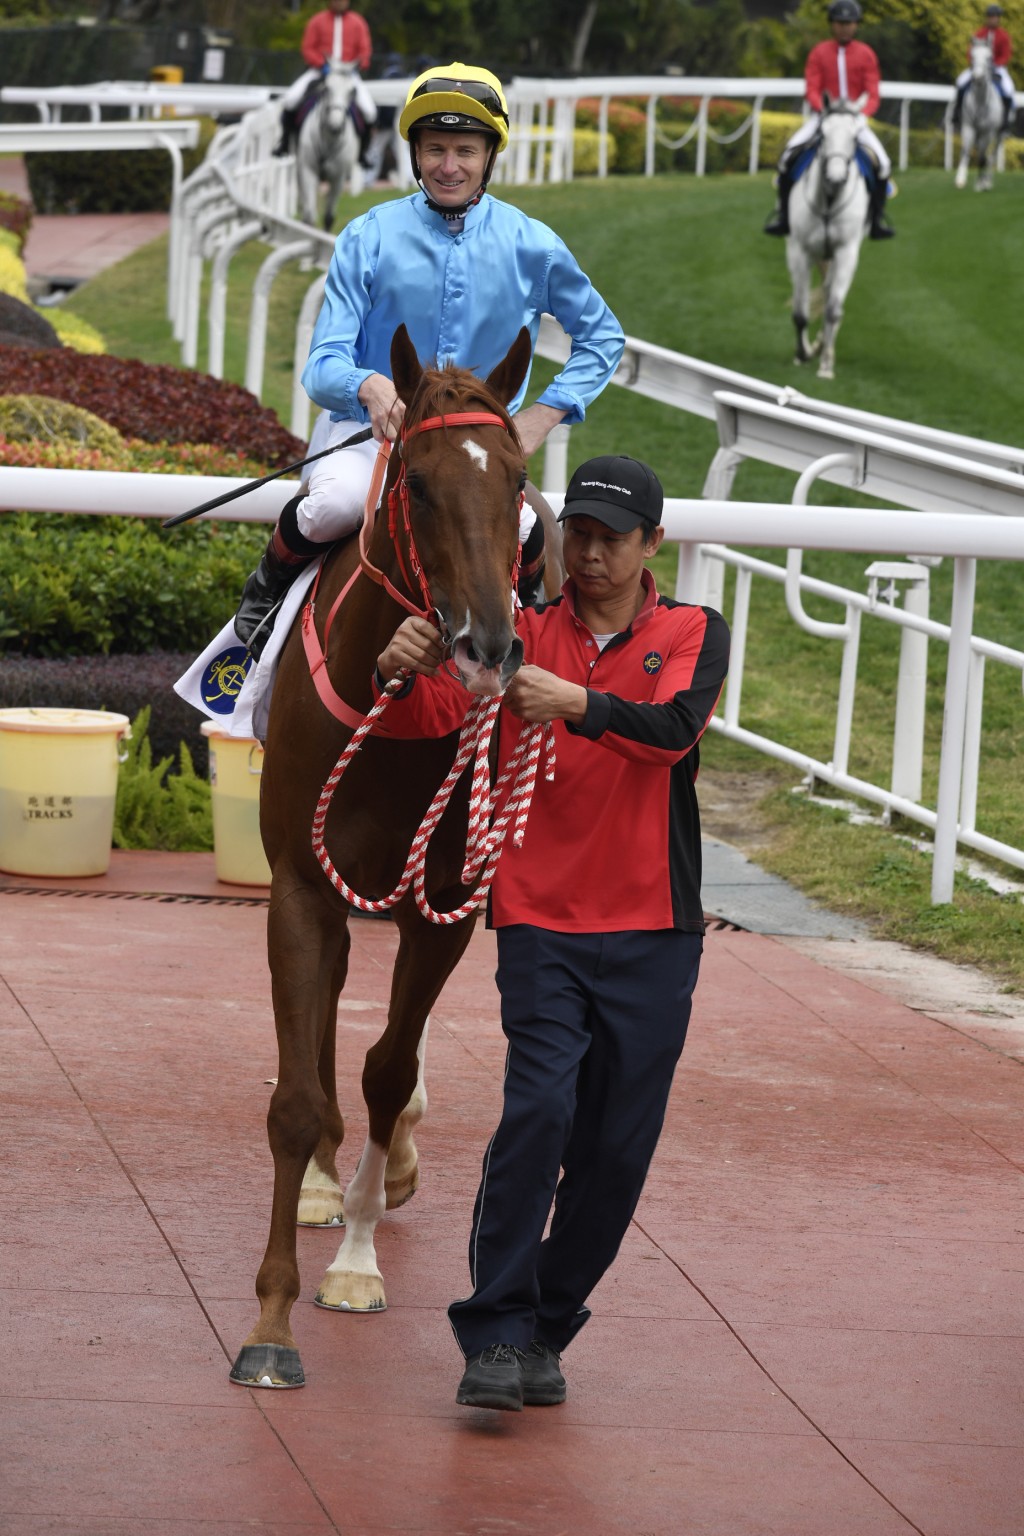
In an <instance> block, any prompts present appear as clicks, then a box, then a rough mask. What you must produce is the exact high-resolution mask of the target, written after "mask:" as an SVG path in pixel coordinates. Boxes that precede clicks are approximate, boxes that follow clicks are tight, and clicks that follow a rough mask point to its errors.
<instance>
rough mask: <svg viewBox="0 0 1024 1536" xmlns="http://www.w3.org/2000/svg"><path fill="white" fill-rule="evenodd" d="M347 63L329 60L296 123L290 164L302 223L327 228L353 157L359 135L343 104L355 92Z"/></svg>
mask: <svg viewBox="0 0 1024 1536" xmlns="http://www.w3.org/2000/svg"><path fill="white" fill-rule="evenodd" d="M355 87H356V80H355V70H354V68H353V66H352V65H351V64H339V63H337V62H334V61H332V62H331V64H330V66H329V68H328V69H327V71H326V73H325V74H324V77H323V82H322V84H321V85H320V86H319V88H318V97H317V103H316V106H315V107H314V108H313V110H312V111H311V112H310V114H309V116H308V117H307V118H306V119H305V121H304V122H303V124H302V127H301V128H300V129H299V143H298V148H297V150H296V156H295V169H296V174H297V176H298V186H299V217H300V218H301V219H302V222H303V223H304V224H312V225H314V226H316V225H318V224H321V223H322V227H323V228H324V229H326V230H328V231H329V230H330V229H331V228H332V227H333V224H334V209H335V205H336V204H337V201H338V194H339V193H340V192H341V189H342V187H343V186H344V185H345V183H346V182H347V181H348V179H349V178H350V177H351V175H352V173H353V171H354V170H355V167H356V164H357V162H358V159H359V136H358V134H357V133H356V128H355V124H354V123H353V121H352V117H351V114H350V112H349V107H350V106H351V103H352V96H353V94H354V92H355ZM321 182H326V183H327V199H326V201H325V203H324V212H323V220H322V221H321V219H320V217H319V214H318V204H319V201H320V184H321Z"/></svg>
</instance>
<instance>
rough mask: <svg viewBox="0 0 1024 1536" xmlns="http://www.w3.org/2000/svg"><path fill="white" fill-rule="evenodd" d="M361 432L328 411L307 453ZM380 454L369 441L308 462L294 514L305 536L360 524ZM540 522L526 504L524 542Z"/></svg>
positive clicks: (323, 539)
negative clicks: (307, 471) (302, 488)
mask: <svg viewBox="0 0 1024 1536" xmlns="http://www.w3.org/2000/svg"><path fill="white" fill-rule="evenodd" d="M362 430H363V423H362V422H361V421H332V420H331V416H330V412H329V411H321V412H320V415H319V416H318V417H317V419H316V422H315V424H314V427H313V435H312V436H311V438H310V440H309V451H310V453H319V452H320V450H321V449H322V448H329V447H330V446H331V445H332V444H333V443H341V442H344V440H345V438H346V437H352V435H353V434H354V433H356V432H361V431H362ZM376 458H377V444H376V443H375V442H374V441H373V440H372V439H371V440H369V441H368V442H365V443H356V444H355V445H354V446H353V447H352V448H339V449H338V451H337V453H329V454H328V455H327V457H326V458H325V459H318V460H317V461H316V463H315V464H311V465H310V466H309V476H308V478H307V481H306V494H305V496H304V497H303V498H302V500H301V501H300V503H299V505H298V507H297V508H296V514H295V515H296V521H297V523H298V527H299V532H300V533H301V534H302V536H303V538H306V539H311V540H312V542H313V543H314V544H326V543H328V542H329V541H330V540H332V539H342V538H344V537H345V535H346V534H349V533H354V532H355V530H356V529H357V528H359V527H360V526H361V525H362V521H363V512H364V509H365V507H366V493H367V492H368V491H369V489H370V478H371V476H372V475H373V466H374V461H375V460H376ZM536 521H537V514H536V512H535V511H534V510H533V508H532V507H531V506H530V505H529V504H528V503H525V502H524V504H523V509H522V511H521V513H520V514H519V541H520V543H525V542H526V538H527V535H528V534H529V532H530V529H531V528H532V527H533V525H534V523H535V522H536Z"/></svg>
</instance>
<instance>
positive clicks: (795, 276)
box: [786, 235, 816, 364]
mask: <svg viewBox="0 0 1024 1536" xmlns="http://www.w3.org/2000/svg"><path fill="white" fill-rule="evenodd" d="M786 262H787V265H788V267H789V276H790V280H791V282H792V285H793V302H792V309H793V325H794V327H795V329H796V352H795V353H794V356H793V361H794V363H797V364H799V363H809V362H810V360H811V358H812V357H813V356H814V353H815V351H816V348H815V347H812V346H811V345H810V343H809V341H808V327H809V325H810V313H811V264H810V261H809V260H808V257H807V255H806V253H805V251H804V249H803V246H802V245H801V244H800V243H799V241H798V240H796V239H795V238H794V237H793V236H792V235H790V236H789V238H788V239H787V241H786Z"/></svg>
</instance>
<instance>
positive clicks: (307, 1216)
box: [296, 943, 348, 1227]
mask: <svg viewBox="0 0 1024 1536" xmlns="http://www.w3.org/2000/svg"><path fill="white" fill-rule="evenodd" d="M347 972H348V944H347V943H346V945H345V949H344V952H343V954H342V955H341V957H340V960H339V963H338V966H337V969H336V971H335V974H334V976H333V978H332V982H331V1002H330V1008H329V1011H328V1015H327V1025H326V1028H325V1030H324V1036H323V1041H322V1043H321V1046H320V1055H319V1059H318V1062H317V1071H318V1075H319V1078H320V1086H321V1088H322V1089H323V1091H324V1097H325V1099H326V1100H327V1107H326V1110H325V1112H324V1128H323V1132H322V1134H321V1136H320V1141H319V1144H318V1146H317V1149H316V1151H315V1152H314V1153H313V1156H312V1157H311V1158H310V1160H309V1162H308V1163H307V1165H306V1171H305V1173H304V1174H303V1176H302V1189H301V1190H300V1192H299V1209H298V1215H297V1218H296V1219H297V1221H298V1224H299V1226H300V1227H342V1226H344V1225H345V1214H344V1202H343V1199H342V1193H341V1179H340V1178H339V1176H338V1165H337V1161H336V1158H337V1152H338V1148H339V1147H340V1146H341V1143H342V1141H343V1139H344V1136H345V1122H344V1120H343V1118H342V1114H341V1107H340V1105H339V1104H338V1077H337V1068H336V1052H337V1035H338V998H339V996H340V995H341V990H342V988H343V987H344V985H345V977H346V975H347Z"/></svg>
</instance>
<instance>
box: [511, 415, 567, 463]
mask: <svg viewBox="0 0 1024 1536" xmlns="http://www.w3.org/2000/svg"><path fill="white" fill-rule="evenodd" d="M565 414H566V413H565V411H560V410H558V409H557V408H556V407H555V406H553V405H541V404H540V402H539V401H538V402H537V403H536V404H535V405H528V406H527V407H526V409H525V410H522V411H520V412H519V414H518V415H517V416H516V418H515V423H516V431H517V432H518V433H519V441H520V442H521V443H522V445H523V454H524V455H525V457H526V458H529V457H530V455H531V453H536V452H537V449H538V448H539V447H540V445H541V443H542V442H543V441H544V439H545V438H546V437H547V435H548V433H549V432H550V431H551V429H552V427H557V426H558V423H559V422H560V421H562V420H563V418H564V417H565Z"/></svg>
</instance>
